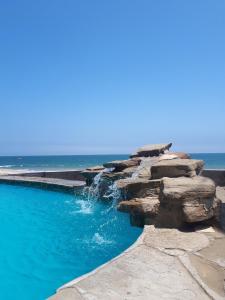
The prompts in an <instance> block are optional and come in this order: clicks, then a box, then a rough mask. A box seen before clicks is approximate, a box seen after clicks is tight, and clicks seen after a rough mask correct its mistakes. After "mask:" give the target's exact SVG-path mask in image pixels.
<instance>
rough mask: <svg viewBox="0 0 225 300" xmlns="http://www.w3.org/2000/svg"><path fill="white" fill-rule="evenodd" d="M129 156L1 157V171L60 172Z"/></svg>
mask: <svg viewBox="0 0 225 300" xmlns="http://www.w3.org/2000/svg"><path fill="white" fill-rule="evenodd" d="M127 158H128V155H124V154H122V155H59V156H54V155H52V156H0V169H1V168H9V169H29V170H37V171H38V170H56V169H57V170H59V169H65V170H70V169H83V168H86V167H89V166H94V165H101V164H103V163H105V162H108V161H111V160H115V159H127Z"/></svg>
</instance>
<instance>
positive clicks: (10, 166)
mask: <svg viewBox="0 0 225 300" xmlns="http://www.w3.org/2000/svg"><path fill="white" fill-rule="evenodd" d="M12 167H16V166H15V165H3V166H0V168H12Z"/></svg>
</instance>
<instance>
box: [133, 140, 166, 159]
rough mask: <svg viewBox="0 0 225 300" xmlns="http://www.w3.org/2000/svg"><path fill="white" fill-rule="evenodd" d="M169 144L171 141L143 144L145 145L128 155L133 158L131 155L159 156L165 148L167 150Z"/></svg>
mask: <svg viewBox="0 0 225 300" xmlns="http://www.w3.org/2000/svg"><path fill="white" fill-rule="evenodd" d="M171 146H172V143H169V144H154V145H145V146H143V147H141V148H139V149H138V150H137V151H136V152H135V153H134V154H132V155H131V156H130V157H131V158H133V157H148V156H159V155H160V154H164V153H165V151H166V150H169V149H170V147H171Z"/></svg>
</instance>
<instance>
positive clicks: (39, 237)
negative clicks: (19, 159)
mask: <svg viewBox="0 0 225 300" xmlns="http://www.w3.org/2000/svg"><path fill="white" fill-rule="evenodd" d="M0 220H1V224H0V236H1V239H0V299H4V300H15V299H17V300H43V299H46V298H47V297H48V296H50V295H52V294H53V293H54V292H55V290H56V289H57V288H58V287H59V286H61V285H62V284H64V283H66V282H68V281H70V280H72V279H74V278H75V277H77V276H80V275H82V274H84V273H86V272H88V271H91V270H93V269H94V268H96V267H98V266H99V265H101V264H102V263H105V262H106V261H108V260H109V259H111V258H113V257H115V256H116V255H118V254H119V253H121V252H122V251H123V250H124V249H126V248H127V247H129V246H130V245H131V244H132V243H133V242H134V241H135V240H136V239H137V237H138V236H139V235H140V234H141V229H139V228H135V227H131V226H130V223H129V217H128V215H127V214H124V213H120V212H117V211H116V210H115V209H113V208H112V206H111V205H110V204H105V203H102V202H96V203H94V204H93V205H90V204H89V203H88V202H87V201H86V200H84V199H82V197H80V196H74V195H69V194H64V193H59V192H50V191H45V190H41V189H35V188H27V187H21V186H11V185H6V184H0Z"/></svg>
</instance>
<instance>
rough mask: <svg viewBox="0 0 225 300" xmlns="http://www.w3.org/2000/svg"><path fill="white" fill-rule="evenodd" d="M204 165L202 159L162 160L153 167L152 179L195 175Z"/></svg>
mask: <svg viewBox="0 0 225 300" xmlns="http://www.w3.org/2000/svg"><path fill="white" fill-rule="evenodd" d="M203 166H204V162H203V161H202V160H194V159H171V160H162V161H160V162H158V163H156V164H155V165H153V166H152V167H151V176H152V179H159V178H163V177H180V176H187V177H193V176H195V175H197V174H199V173H200V172H201V170H202V168H203Z"/></svg>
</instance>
